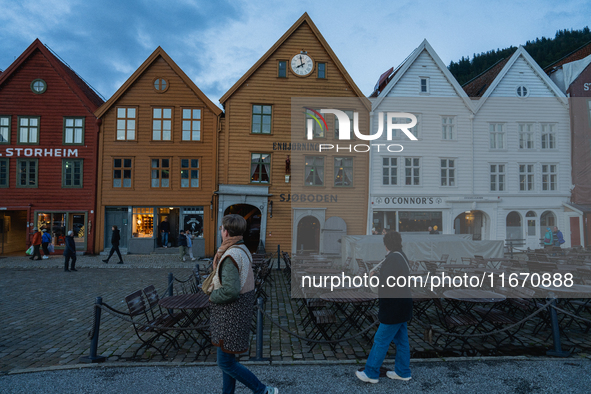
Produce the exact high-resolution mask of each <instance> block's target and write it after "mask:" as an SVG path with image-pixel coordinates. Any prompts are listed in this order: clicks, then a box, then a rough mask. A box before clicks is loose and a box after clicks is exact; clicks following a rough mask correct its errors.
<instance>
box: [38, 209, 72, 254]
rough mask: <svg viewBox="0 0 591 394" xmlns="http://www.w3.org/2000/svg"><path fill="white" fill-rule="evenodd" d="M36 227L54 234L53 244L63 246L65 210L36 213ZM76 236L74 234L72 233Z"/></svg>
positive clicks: (65, 232)
mask: <svg viewBox="0 0 591 394" xmlns="http://www.w3.org/2000/svg"><path fill="white" fill-rule="evenodd" d="M37 228H39V229H42V228H45V229H47V231H48V232H51V234H52V235H54V236H55V238H54V239H55V245H56V246H57V247H63V246H64V245H65V244H66V234H67V231H66V213H65V212H48V213H38V214H37ZM74 237H76V234H74Z"/></svg>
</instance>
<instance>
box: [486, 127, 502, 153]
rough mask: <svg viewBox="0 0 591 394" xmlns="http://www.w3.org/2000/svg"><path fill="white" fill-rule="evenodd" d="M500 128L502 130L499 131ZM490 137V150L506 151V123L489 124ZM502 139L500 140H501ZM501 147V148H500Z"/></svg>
mask: <svg viewBox="0 0 591 394" xmlns="http://www.w3.org/2000/svg"><path fill="white" fill-rule="evenodd" d="M499 128H500V130H498V129H499ZM488 135H489V148H490V149H492V150H503V149H506V148H505V146H506V143H505V123H489V124H488ZM499 137H500V138H499ZM499 145H501V146H499Z"/></svg>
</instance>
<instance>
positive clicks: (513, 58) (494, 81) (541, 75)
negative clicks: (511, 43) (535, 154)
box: [474, 45, 567, 112]
mask: <svg viewBox="0 0 591 394" xmlns="http://www.w3.org/2000/svg"><path fill="white" fill-rule="evenodd" d="M520 57H522V58H523V59H524V60H525V62H526V63H527V64H528V65H529V66H530V67H531V68H532V70H533V71H534V73H536V74H537V76H538V77H539V78H540V79H541V80H542V81H543V82H544V84H546V86H547V87H548V89H550V91H551V92H552V93H554V95H555V96H556V98H558V100H560V102H561V103H562V104H563V105H564V106H566V105H567V100H566V96H565V95H564V93H562V91H561V90H560V89H559V88H558V86H556V84H555V83H554V82H553V81H552V80H551V79H550V77H549V76H548V75H546V73H545V72H544V70H542V69H541V68H540V66H539V65H538V63H536V61H535V60H534V59H533V58H532V57H531V56H530V54H529V53H527V51H526V50H525V48H524V47H523V46H521V45H520V46H519V48H517V50H516V51H515V52H514V53H513V55H511V57H510V58H509V60H507V61H506V62H505V64H504V65H503V66H502V68H501V70H500V71H499V72H497V73H496V75H495V77H494V78H493V79H492V82H491V83H490V84H489V85H488V86H487V87H485V88H484V89H485V90H484V93H483V94H482V95H481V96H480V100H478V101H475V102H474V104H475V105H474V112H478V110H479V109H480V108H481V107H482V105H483V104H484V102H485V101H486V99H487V98H488V97H489V96H490V95H491V94H492V92H494V90H495V89H496V87H497V86H498V85H499V83H500V82H501V81H502V80H503V78H504V77H505V75H507V72H509V70H510V69H511V67H512V66H513V65H514V64H515V62H516V61H517V59H519V58H520ZM498 65H500V64H498ZM495 72H496V68H495V67H492V68H491V69H489V71H488V73H490V74H491V75H493V74H494V73H495ZM477 78H478V77H477ZM489 79H490V78H489ZM487 80H488V79H487Z"/></svg>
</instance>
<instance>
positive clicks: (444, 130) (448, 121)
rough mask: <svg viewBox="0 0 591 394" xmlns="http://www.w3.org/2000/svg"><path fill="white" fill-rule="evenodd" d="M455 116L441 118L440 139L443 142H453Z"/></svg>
mask: <svg viewBox="0 0 591 394" xmlns="http://www.w3.org/2000/svg"><path fill="white" fill-rule="evenodd" d="M454 123H455V116H442V117H441V138H442V139H444V140H453V139H455V138H456V136H455V130H454V128H455V125H454Z"/></svg>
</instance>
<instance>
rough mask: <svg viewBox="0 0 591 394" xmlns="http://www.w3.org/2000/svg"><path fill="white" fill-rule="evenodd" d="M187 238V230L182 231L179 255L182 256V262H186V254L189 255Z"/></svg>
mask: <svg viewBox="0 0 591 394" xmlns="http://www.w3.org/2000/svg"><path fill="white" fill-rule="evenodd" d="M188 250H189V248H187V236H186V235H185V230H181V233H180V235H179V254H180V255H181V260H183V261H186V257H185V254H187V251H188Z"/></svg>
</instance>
